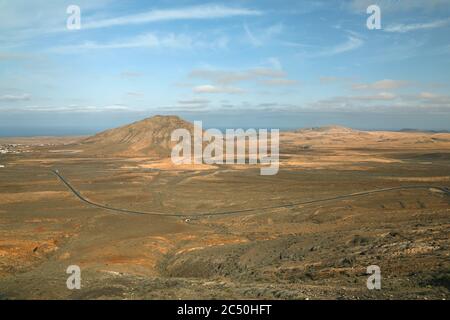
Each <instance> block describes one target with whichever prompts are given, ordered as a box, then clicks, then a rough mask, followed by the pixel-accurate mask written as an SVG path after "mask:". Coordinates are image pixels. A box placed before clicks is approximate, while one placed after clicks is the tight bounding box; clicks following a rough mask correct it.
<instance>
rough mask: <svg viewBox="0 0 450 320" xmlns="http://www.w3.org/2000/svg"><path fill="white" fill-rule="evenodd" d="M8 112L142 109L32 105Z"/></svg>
mask: <svg viewBox="0 0 450 320" xmlns="http://www.w3.org/2000/svg"><path fill="white" fill-rule="evenodd" d="M2 110H6V111H14V112H64V113H65V112H68V113H92V112H111V111H113V112H114V111H116V112H120V111H140V109H136V108H131V107H128V106H125V105H121V104H113V105H105V106H94V105H68V106H42V105H31V106H21V107H16V108H13V109H8V108H6V109H5V108H2Z"/></svg>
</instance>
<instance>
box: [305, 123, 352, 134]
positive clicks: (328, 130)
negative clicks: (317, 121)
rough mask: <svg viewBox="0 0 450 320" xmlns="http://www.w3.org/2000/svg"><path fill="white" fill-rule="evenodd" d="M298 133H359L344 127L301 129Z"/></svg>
mask: <svg viewBox="0 0 450 320" xmlns="http://www.w3.org/2000/svg"><path fill="white" fill-rule="evenodd" d="M296 132H299V133H308V132H321V133H352V132H357V130H354V129H351V128H347V127H343V126H336V125H331V126H324V127H312V128H303V129H299V130H297V131H296Z"/></svg>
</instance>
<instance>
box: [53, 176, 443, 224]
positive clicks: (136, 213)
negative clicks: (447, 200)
mask: <svg viewBox="0 0 450 320" xmlns="http://www.w3.org/2000/svg"><path fill="white" fill-rule="evenodd" d="M51 171H52V172H53V173H54V174H55V175H56V176H57V177H58V178H59V179H60V180H61V181H62V183H64V185H65V186H66V187H67V188H68V189H69V190H70V191H72V193H73V194H74V195H75V196H76V197H77V198H78V199H80V200H81V201H83V202H85V203H87V204H89V205H91V206H94V207H97V208H100V209H105V210H110V211H115V212H119V213H125V214H134V215H155V216H166V217H183V218H188V217H193V218H195V217H201V216H220V215H231V214H237V213H249V212H254V211H263V210H272V209H280V208H291V207H295V206H300V205H307V204H314V203H321V202H327V201H336V200H342V199H348V198H353V197H360V196H365V195H370V194H375V193H382V192H388V191H396V190H412V189H437V190H440V191H442V192H444V193H445V194H446V195H450V190H449V188H448V187H441V186H432V185H417V186H398V187H392V188H383V189H375V190H368V191H362V192H356V193H350V194H345V195H340V196H335V197H330V198H322V199H316V200H308V201H300V202H291V203H284V204H279V205H274V206H267V207H259V208H247V209H241V210H229V211H213V212H198V213H195V212H194V213H165V212H157V211H147V212H145V211H134V210H128V209H120V208H113V207H109V206H106V205H103V204H99V203H95V202H93V201H90V200H88V199H86V198H85V197H84V196H83V195H81V194H80V192H79V191H78V190H76V189H75V188H74V187H73V186H72V185H71V184H70V183H69V182H68V181H67V180H66V179H65V178H64V177H63V176H62V175H61V174H60V173H59V171H58V170H51Z"/></svg>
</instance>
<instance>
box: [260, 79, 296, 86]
mask: <svg viewBox="0 0 450 320" xmlns="http://www.w3.org/2000/svg"><path fill="white" fill-rule="evenodd" d="M262 83H263V84H265V85H267V86H293V85H297V84H298V81H297V80H291V79H283V78H280V79H268V80H263V81H262Z"/></svg>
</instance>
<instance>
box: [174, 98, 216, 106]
mask: <svg viewBox="0 0 450 320" xmlns="http://www.w3.org/2000/svg"><path fill="white" fill-rule="evenodd" d="M178 103H179V104H184V105H193V104H208V103H210V101H209V100H207V99H195V98H194V99H189V100H179V101H178Z"/></svg>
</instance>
